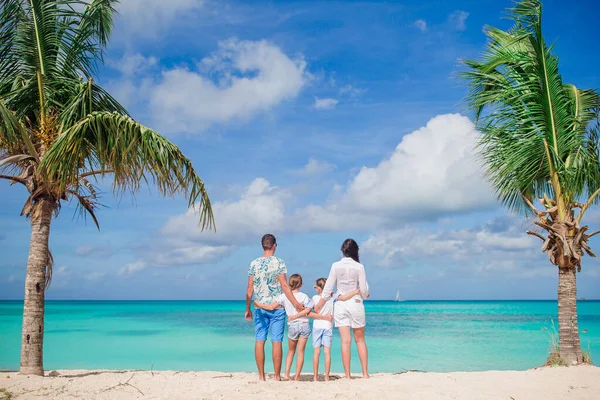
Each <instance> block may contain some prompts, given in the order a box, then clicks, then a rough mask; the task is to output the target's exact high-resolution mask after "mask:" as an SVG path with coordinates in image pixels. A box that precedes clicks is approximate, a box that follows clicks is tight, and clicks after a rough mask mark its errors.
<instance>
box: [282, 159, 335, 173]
mask: <svg viewBox="0 0 600 400" xmlns="http://www.w3.org/2000/svg"><path fill="white" fill-rule="evenodd" d="M334 169H335V165H333V164H331V163H328V162H327V161H319V160H317V159H315V158H310V159H309V160H308V162H307V163H306V165H305V166H304V167H303V168H302V169H299V170H296V171H292V173H294V174H296V175H300V176H311V175H323V174H327V173H329V172H331V171H333V170H334Z"/></svg>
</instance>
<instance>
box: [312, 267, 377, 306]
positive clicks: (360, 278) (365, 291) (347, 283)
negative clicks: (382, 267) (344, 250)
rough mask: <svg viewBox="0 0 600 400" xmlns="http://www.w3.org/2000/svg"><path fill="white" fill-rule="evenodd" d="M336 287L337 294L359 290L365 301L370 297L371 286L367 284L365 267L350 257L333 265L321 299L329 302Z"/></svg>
mask: <svg viewBox="0 0 600 400" xmlns="http://www.w3.org/2000/svg"><path fill="white" fill-rule="evenodd" d="M336 285H337V291H336V292H337V293H339V294H341V295H343V294H347V293H350V292H352V291H353V290H356V289H359V290H360V295H361V296H362V298H363V299H366V298H367V297H369V284H368V283H367V275H366V273H365V267H364V266H363V265H362V264H361V263H358V262H356V261H354V260H353V259H352V258H350V257H344V258H342V259H341V260H340V261H337V262H334V263H333V265H332V266H331V271H329V277H328V278H327V282H326V283H325V288H324V289H323V294H322V295H321V297H322V298H323V299H324V300H326V301H327V300H329V299H330V298H331V294H332V293H333V288H334V287H335V286H336Z"/></svg>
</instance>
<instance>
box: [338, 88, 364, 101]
mask: <svg viewBox="0 0 600 400" xmlns="http://www.w3.org/2000/svg"><path fill="white" fill-rule="evenodd" d="M364 92H366V90H365V89H358V88H355V87H354V86H352V85H345V86H342V87H341V88H340V94H342V95H346V96H348V97H350V98H356V97H358V96H360V95H361V94H363V93H364Z"/></svg>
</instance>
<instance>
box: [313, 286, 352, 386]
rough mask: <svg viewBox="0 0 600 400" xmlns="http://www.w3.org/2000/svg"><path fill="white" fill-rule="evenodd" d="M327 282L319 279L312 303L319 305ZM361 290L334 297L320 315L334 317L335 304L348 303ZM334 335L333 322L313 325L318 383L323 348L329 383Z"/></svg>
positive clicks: (315, 374)
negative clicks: (339, 302)
mask: <svg viewBox="0 0 600 400" xmlns="http://www.w3.org/2000/svg"><path fill="white" fill-rule="evenodd" d="M325 282H327V279H325V278H319V279H317V281H316V282H315V291H316V292H317V294H316V295H315V296H313V298H312V301H313V303H314V304H318V303H319V301H320V300H321V296H322V294H323V288H325ZM359 293H360V291H359V290H354V291H352V292H350V293H347V294H345V295H343V296H335V295H332V296H331V297H330V298H329V300H327V301H326V302H325V303H324V304H323V307H322V308H321V310H320V312H319V313H318V314H319V315H323V316H332V315H333V303H334V302H335V301H338V300H339V301H346V300H349V299H351V298H352V297H354V296H355V295H357V294H359ZM332 335H333V324H332V322H331V320H326V319H317V318H315V322H314V323H313V349H314V352H313V371H314V377H313V380H314V381H315V382H317V381H318V380H319V358H320V357H321V347H323V352H324V353H325V381H329V372H330V371H331V340H332Z"/></svg>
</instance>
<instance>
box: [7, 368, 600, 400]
mask: <svg viewBox="0 0 600 400" xmlns="http://www.w3.org/2000/svg"><path fill="white" fill-rule="evenodd" d="M58 372H59V373H60V374H61V375H60V376H58V377H53V378H51V377H46V378H41V377H27V376H21V375H18V374H17V373H15V372H10V373H3V374H2V380H1V383H0V399H1V400H4V399H11V400H12V399H42V398H43V399H61V400H62V399H65V400H66V399H120V400H121V399H122V400H128V399H169V400H175V399H248V400H254V399H256V400H258V399H260V400H268V399H307V398H315V397H319V398H327V399H370V400H378V399H419V400H422V399H477V400H480V399H481V400H483V399H503V400H511V399H514V400H524V399H527V400H542V399H544V400H546V399H557V400H558V399H561V400H562V399H578V400H579V399H581V400H585V399H590V400H597V399H600V368H599V367H594V366H580V367H572V368H564V367H554V368H549V367H547V368H538V369H533V370H529V371H488V372H452V373H423V372H406V373H401V374H375V375H373V376H372V378H371V379H370V380H364V379H360V378H356V379H352V380H351V381H346V380H343V379H338V380H335V381H332V382H316V383H315V382H311V381H302V382H276V381H274V380H268V381H267V382H259V381H258V380H257V376H256V374H253V373H233V374H230V373H223V372H175V371H154V372H151V371H58ZM303 378H305V379H307V380H308V379H309V378H310V377H309V375H308V374H307V375H304V376H303Z"/></svg>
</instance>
